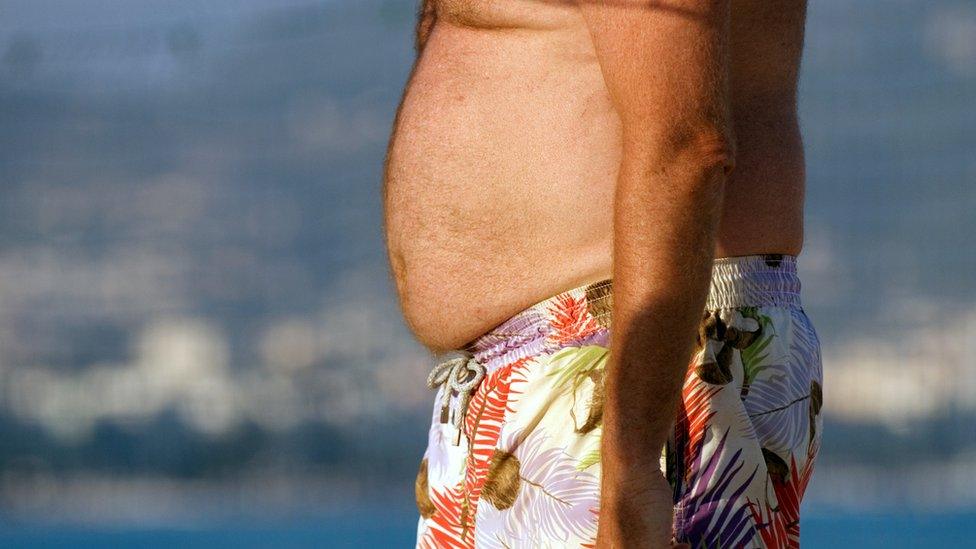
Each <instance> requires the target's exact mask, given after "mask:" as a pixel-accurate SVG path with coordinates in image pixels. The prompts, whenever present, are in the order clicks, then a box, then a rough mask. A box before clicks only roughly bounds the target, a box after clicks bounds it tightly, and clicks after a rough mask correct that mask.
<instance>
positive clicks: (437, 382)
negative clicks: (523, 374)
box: [427, 354, 485, 446]
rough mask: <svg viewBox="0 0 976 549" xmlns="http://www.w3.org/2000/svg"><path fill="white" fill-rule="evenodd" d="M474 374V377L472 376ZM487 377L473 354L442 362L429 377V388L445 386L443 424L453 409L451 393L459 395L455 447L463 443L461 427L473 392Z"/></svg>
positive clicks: (455, 415) (455, 414)
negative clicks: (451, 408)
mask: <svg viewBox="0 0 976 549" xmlns="http://www.w3.org/2000/svg"><path fill="white" fill-rule="evenodd" d="M472 374H474V375H472ZM484 377H485V367H484V366H483V365H482V364H481V363H479V362H478V361H477V360H475V358H474V356H473V355H471V354H462V356H456V357H454V358H450V359H447V360H444V361H442V362H441V363H440V364H438V365H437V366H434V369H433V370H431V372H430V375H429V376H427V386H428V387H430V388H431V389H435V390H436V389H437V388H438V387H441V386H443V391H444V393H443V395H444V396H443V397H442V398H443V401H444V402H443V405H442V407H441V423H447V422H448V415H449V414H450V407H451V393H454V392H457V394H458V399H459V400H458V407H457V409H456V410H454V418H453V419H454V426H455V427H456V428H457V430H458V436H457V439H456V441H455V443H454V444H455V446H456V445H458V444H460V443H461V426H462V424H463V423H464V416H465V414H466V413H467V409H468V402H469V401H470V400H471V392H472V391H474V390H475V388H477V387H478V384H479V383H481V380H482V379H484Z"/></svg>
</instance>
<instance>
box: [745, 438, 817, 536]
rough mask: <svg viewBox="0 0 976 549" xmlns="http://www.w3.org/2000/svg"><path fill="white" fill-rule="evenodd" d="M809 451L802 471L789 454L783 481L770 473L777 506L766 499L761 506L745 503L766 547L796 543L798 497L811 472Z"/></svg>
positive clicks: (804, 488) (800, 498)
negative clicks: (787, 470) (788, 471)
mask: <svg viewBox="0 0 976 549" xmlns="http://www.w3.org/2000/svg"><path fill="white" fill-rule="evenodd" d="M812 454H813V452H811V455H809V456H808V457H807V461H806V463H805V464H804V467H803V471H802V472H800V471H799V467H798V466H797V463H796V457H795V456H792V455H791V456H790V478H789V479H787V480H786V481H782V480H779V479H778V478H777V477H776V476H771V477H770V479H771V482H772V483H773V491H774V492H775V493H776V500H777V502H778V503H779V508H778V509H773V508H772V507H770V505H769V503H768V502H764V503H763V504H762V506H760V505H759V503H758V502H752V501H750V502H748V503H747V505H749V510H750V511H752V517H753V519H754V520H755V521H756V526H757V529H758V531H759V535H760V536H761V537H762V539H763V543H764V544H765V546H766V547H775V548H778V547H787V548H791V549H795V548H798V547H800V501H801V500H802V499H803V493H804V492H805V491H806V489H807V484H808V483H809V482H810V477H811V476H812V475H813V455H812Z"/></svg>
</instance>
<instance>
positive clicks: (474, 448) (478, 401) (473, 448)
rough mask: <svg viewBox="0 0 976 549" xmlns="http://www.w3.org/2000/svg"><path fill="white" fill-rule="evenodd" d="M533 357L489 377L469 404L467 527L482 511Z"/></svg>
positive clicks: (465, 499) (508, 366) (503, 368)
mask: <svg viewBox="0 0 976 549" xmlns="http://www.w3.org/2000/svg"><path fill="white" fill-rule="evenodd" d="M530 360H531V358H523V359H520V360H517V361H515V362H512V363H510V364H506V365H505V366H502V367H500V368H498V369H497V370H495V371H494V372H491V373H490V374H488V376H486V377H485V380H484V381H482V382H481V385H480V386H478V390H477V391H476V392H475V394H474V396H473V397H472V398H471V402H470V403H469V404H468V412H467V415H466V416H465V418H464V420H465V421H464V423H465V425H464V426H465V431H466V432H467V433H468V463H467V468H466V471H465V478H464V494H463V496H464V500H463V503H464V506H465V509H466V510H467V513H466V514H464V516H463V517H462V519H465V522H466V523H465V524H464V526H466V527H468V526H471V525H469V524H467V522H468V521H470V520H471V519H473V517H474V516H475V513H476V512H477V510H478V501H479V500H480V498H481V490H482V488H484V485H485V481H486V480H487V477H488V469H489V467H490V465H491V456H492V454H493V453H494V452H495V448H497V447H498V439H499V438H500V437H501V433H502V426H503V425H504V424H505V414H506V413H507V412H510V411H512V408H511V406H512V404H514V403H515V397H516V396H518V394H519V393H520V391H519V390H518V388H517V384H519V383H522V382H524V381H525V372H526V364H527V363H528V362H529V361H530Z"/></svg>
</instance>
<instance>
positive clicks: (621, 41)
mask: <svg viewBox="0 0 976 549" xmlns="http://www.w3.org/2000/svg"><path fill="white" fill-rule="evenodd" d="M581 9H582V11H583V14H584V16H585V18H586V21H587V25H588V26H589V29H590V34H591V36H592V39H593V43H594V46H595V48H596V52H597V57H598V59H599V62H600V65H601V68H602V71H603V75H604V79H605V81H606V84H607V88H608V90H609V92H610V95H611V98H612V100H613V102H614V105H615V107H616V109H617V111H618V114H619V115H620V118H621V121H622V124H623V127H622V131H623V156H622V161H621V165H620V175H619V180H618V182H617V191H616V196H615V200H614V245H613V292H614V299H613V300H614V303H613V331H612V336H611V337H612V340H611V349H612V351H611V354H610V359H609V363H608V365H607V376H606V390H607V400H606V408H605V412H604V426H603V446H602V451H603V456H602V466H603V468H602V474H603V480H602V486H601V490H602V494H601V508H600V526H599V535H598V546H599V547H611V546H616V547H645V546H647V547H661V546H667V545H668V540H669V538H670V530H671V520H672V515H673V513H672V507H671V503H672V501H671V491H670V489H669V487H668V484H667V482H666V481H665V480H664V478H663V474H662V473H661V471H660V465H659V459H660V456H661V449H662V447H663V446H664V444H665V442H666V439H667V436H668V434H669V431H670V428H671V426H672V425H673V423H674V419H675V415H676V408H677V403H678V400H679V398H680V392H681V386H682V383H683V381H684V377H685V373H686V371H687V368H688V364H689V361H690V359H691V353H692V351H693V345H694V340H695V333H696V328H697V325H698V322H699V321H700V319H701V315H702V311H703V310H704V306H705V298H706V296H707V292H708V286H709V281H710V276H711V268H712V261H713V255H714V247H715V232H716V228H717V225H718V221H719V217H720V214H721V208H722V197H723V189H724V184H725V180H726V177H727V175H728V173H729V172H730V171H731V170H732V168H733V156H734V140H733V136H732V131H731V120H730V118H731V114H730V107H729V98H728V95H729V90H728V88H729V75H728V72H729V69H728V65H729V26H730V0H584V1H583V2H581Z"/></svg>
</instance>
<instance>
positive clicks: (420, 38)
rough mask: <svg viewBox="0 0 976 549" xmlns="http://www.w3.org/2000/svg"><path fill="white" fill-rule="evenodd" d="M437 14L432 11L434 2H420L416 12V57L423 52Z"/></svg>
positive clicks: (426, 0) (427, 0)
mask: <svg viewBox="0 0 976 549" xmlns="http://www.w3.org/2000/svg"><path fill="white" fill-rule="evenodd" d="M436 17H437V13H436V11H435V10H434V0H422V1H421V3H420V8H419V10H418V11H417V35H416V37H415V39H414V40H415V42H414V48H416V50H417V55H420V52H422V51H423V50H424V45H426V44H427V37H428V36H430V29H431V28H432V27H433V26H434V19H435V18H436Z"/></svg>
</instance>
